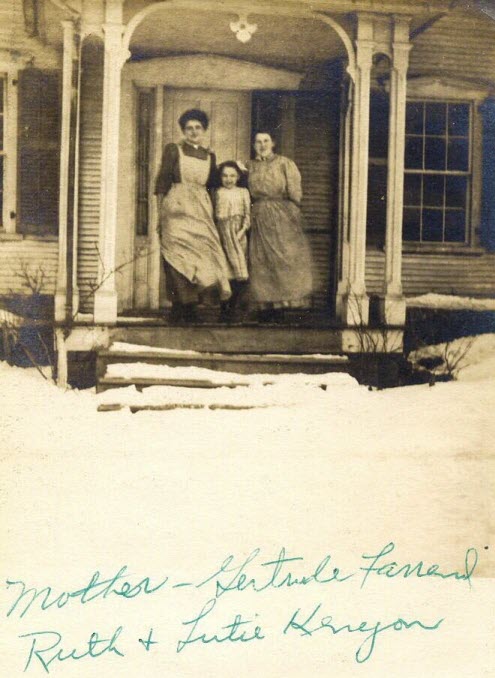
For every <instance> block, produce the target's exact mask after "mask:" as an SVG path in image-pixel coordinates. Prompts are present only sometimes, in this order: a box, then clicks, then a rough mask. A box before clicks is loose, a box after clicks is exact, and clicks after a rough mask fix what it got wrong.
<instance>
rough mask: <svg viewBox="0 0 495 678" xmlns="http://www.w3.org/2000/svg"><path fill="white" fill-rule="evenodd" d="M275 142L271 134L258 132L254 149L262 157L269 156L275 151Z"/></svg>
mask: <svg viewBox="0 0 495 678" xmlns="http://www.w3.org/2000/svg"><path fill="white" fill-rule="evenodd" d="M274 148H275V143H274V141H273V139H272V138H271V136H270V135H269V134H266V133H265V132H260V133H258V134H257V135H256V136H255V138H254V150H255V151H256V155H258V156H259V157H260V158H267V157H268V156H270V155H271V154H272V153H273V149H274Z"/></svg>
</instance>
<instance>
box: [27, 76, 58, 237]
mask: <svg viewBox="0 0 495 678" xmlns="http://www.w3.org/2000/svg"><path fill="white" fill-rule="evenodd" d="M59 163H60V86H59V74H58V72H55V71H41V70H38V69H35V68H28V69H26V70H24V71H21V73H20V77H19V152H18V175H19V179H18V194H19V200H18V230H19V231H20V232H21V233H30V234H36V235H47V234H56V233H57V232H58V194H59Z"/></svg>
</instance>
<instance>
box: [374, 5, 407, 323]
mask: <svg viewBox="0 0 495 678" xmlns="http://www.w3.org/2000/svg"><path fill="white" fill-rule="evenodd" d="M409 21H410V20H409V18H407V17H394V19H393V28H392V68H391V73H390V122H389V140H388V176H387V225H386V238H385V297H384V298H383V299H381V300H380V315H381V320H382V321H383V322H384V323H386V324H387V325H403V324H404V323H405V321H406V302H405V299H404V296H403V294H402V211H403V198H404V149H405V133H406V89H407V68H408V62H409V51H410V49H411V45H410V43H409Z"/></svg>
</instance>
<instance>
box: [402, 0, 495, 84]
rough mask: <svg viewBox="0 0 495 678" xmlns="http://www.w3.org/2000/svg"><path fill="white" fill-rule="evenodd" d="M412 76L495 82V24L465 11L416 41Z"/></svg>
mask: <svg viewBox="0 0 495 678" xmlns="http://www.w3.org/2000/svg"><path fill="white" fill-rule="evenodd" d="M412 43H413V48H412V50H411V53H410V67H409V75H410V76H413V77H414V76H415V75H427V74H435V75H437V76H442V75H443V76H447V77H452V78H454V79H456V78H457V79H462V80H466V79H467V80H474V81H476V80H478V81H481V82H493V81H494V78H495V47H494V45H495V20H493V19H490V18H489V17H488V16H487V15H486V14H483V13H481V12H476V11H466V10H463V9H462V8H461V7H459V8H458V9H455V10H453V11H452V12H451V13H449V14H447V15H446V16H444V17H442V18H440V19H439V20H438V21H437V22H436V23H434V24H433V25H432V26H430V27H429V28H428V29H427V30H425V31H424V32H422V33H420V34H418V35H417V36H416V37H415V36H413V39H412Z"/></svg>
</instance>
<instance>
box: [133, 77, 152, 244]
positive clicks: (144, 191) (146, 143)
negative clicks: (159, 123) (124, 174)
mask: <svg viewBox="0 0 495 678" xmlns="http://www.w3.org/2000/svg"><path fill="white" fill-rule="evenodd" d="M136 118H137V130H136V132H137V144H136V148H137V172H136V235H148V223H149V217H150V162H151V131H152V126H153V90H151V89H140V90H138V92H137V116H136Z"/></svg>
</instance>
